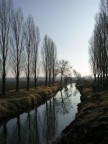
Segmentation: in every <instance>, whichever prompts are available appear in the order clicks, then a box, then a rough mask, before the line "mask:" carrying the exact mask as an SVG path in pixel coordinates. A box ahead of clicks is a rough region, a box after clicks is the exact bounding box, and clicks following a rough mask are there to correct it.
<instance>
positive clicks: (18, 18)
mask: <svg viewBox="0 0 108 144" xmlns="http://www.w3.org/2000/svg"><path fill="white" fill-rule="evenodd" d="M23 22H24V18H23V13H22V10H21V9H20V8H19V9H18V10H16V11H13V17H12V25H11V30H12V35H11V50H10V59H11V68H12V71H13V73H14V75H15V77H16V91H18V90H19V77H20V73H21V59H22V54H23V50H24V47H23V40H24V35H23Z"/></svg>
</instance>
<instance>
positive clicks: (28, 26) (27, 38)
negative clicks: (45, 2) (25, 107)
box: [24, 16, 35, 90]
mask: <svg viewBox="0 0 108 144" xmlns="http://www.w3.org/2000/svg"><path fill="white" fill-rule="evenodd" d="M34 27H35V24H34V21H33V18H32V16H29V17H28V18H27V20H26V22H25V26H24V45H25V56H24V59H25V60H24V63H25V66H24V71H25V73H26V77H27V90H29V82H30V75H31V69H32V65H31V62H32V56H33V45H32V43H33V39H34V38H33V32H34Z"/></svg>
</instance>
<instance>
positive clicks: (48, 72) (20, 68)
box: [0, 0, 71, 95]
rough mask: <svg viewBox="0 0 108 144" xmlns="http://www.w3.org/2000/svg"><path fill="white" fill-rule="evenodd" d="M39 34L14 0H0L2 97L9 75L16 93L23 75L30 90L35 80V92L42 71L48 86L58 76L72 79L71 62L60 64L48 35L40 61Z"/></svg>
mask: <svg viewBox="0 0 108 144" xmlns="http://www.w3.org/2000/svg"><path fill="white" fill-rule="evenodd" d="M39 47H40V30H39V28H38V26H36V25H35V22H34V19H33V17H32V16H28V17H27V19H26V20H25V19H24V16H23V12H22V9H21V8H18V9H15V8H14V6H13V2H12V0H0V76H1V77H2V94H3V95H5V90H6V75H7V73H8V72H9V71H11V72H12V74H13V76H14V77H15V78H16V91H19V79H20V76H21V74H22V72H23V73H25V76H26V78H27V86H26V88H27V90H29V87H30V86H29V82H30V78H31V77H34V88H36V86H37V80H38V77H39V73H40V68H41V70H43V71H42V72H43V73H44V75H45V85H46V86H52V85H54V83H55V78H56V76H57V75H58V74H61V83H62V77H69V76H70V72H71V71H70V68H71V67H70V65H69V62H68V61H65V60H60V61H58V60H57V48H56V45H55V43H54V41H53V40H52V39H51V38H50V37H48V36H47V35H45V37H44V39H43V42H42V46H41V57H40V59H41V60H39Z"/></svg>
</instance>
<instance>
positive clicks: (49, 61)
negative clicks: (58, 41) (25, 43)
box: [41, 35, 57, 86]
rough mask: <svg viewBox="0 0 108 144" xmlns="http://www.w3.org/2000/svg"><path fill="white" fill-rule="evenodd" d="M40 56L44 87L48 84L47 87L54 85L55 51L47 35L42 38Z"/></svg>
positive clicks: (53, 44)
mask: <svg viewBox="0 0 108 144" xmlns="http://www.w3.org/2000/svg"><path fill="white" fill-rule="evenodd" d="M41 55H42V63H43V67H44V72H45V85H46V86H47V84H48V82H49V86H51V84H52V85H54V82H55V66H56V58H57V49H56V46H55V43H54V42H53V40H52V39H51V38H49V37H48V36H47V35H46V36H45V37H44V41H43V45H42V49H41Z"/></svg>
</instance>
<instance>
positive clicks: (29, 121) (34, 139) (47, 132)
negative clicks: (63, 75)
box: [0, 85, 80, 144]
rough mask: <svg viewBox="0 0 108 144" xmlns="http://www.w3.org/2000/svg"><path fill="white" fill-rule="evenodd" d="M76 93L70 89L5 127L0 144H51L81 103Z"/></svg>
mask: <svg viewBox="0 0 108 144" xmlns="http://www.w3.org/2000/svg"><path fill="white" fill-rule="evenodd" d="M75 90H76V89H75V87H74V86H73V85H72V86H68V87H67V88H65V89H64V90H62V91H60V92H58V93H57V95H56V96H55V97H53V98H52V99H50V100H49V101H47V102H46V103H45V104H43V105H41V106H40V107H35V109H34V110H33V111H31V112H28V113H24V114H21V115H19V116H17V117H16V118H14V119H12V120H10V121H8V122H7V123H5V124H3V125H2V126H1V127H0V144H50V143H51V142H52V141H53V140H54V139H55V138H56V137H57V136H58V134H60V132H61V131H62V130H63V129H64V128H65V127H66V126H67V125H68V124H69V123H70V122H71V121H72V119H74V117H75V113H76V112H77V103H79V102H80V97H79V95H78V94H79V93H77V92H76V91H75ZM75 95H76V97H74V96H75ZM73 103H74V104H73Z"/></svg>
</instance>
